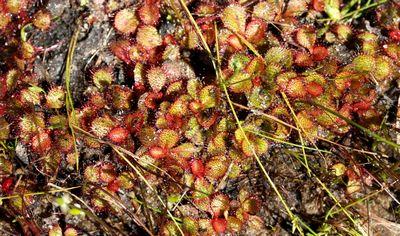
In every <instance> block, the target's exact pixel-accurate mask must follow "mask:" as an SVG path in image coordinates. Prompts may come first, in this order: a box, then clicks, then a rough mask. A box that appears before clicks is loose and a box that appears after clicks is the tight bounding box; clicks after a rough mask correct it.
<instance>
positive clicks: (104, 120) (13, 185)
mask: <svg viewBox="0 0 400 236" xmlns="http://www.w3.org/2000/svg"><path fill="white" fill-rule="evenodd" d="M182 3H183V4H182ZM184 4H186V8H185V5H184ZM347 4H348V3H347V2H346V1H344V2H343V3H340V2H339V1H331V2H323V1H319V0H316V1H312V3H311V4H310V3H309V2H307V1H303V0H295V1H294V0H293V1H292V0H291V1H286V2H285V1H276V2H271V1H258V2H255V3H247V2H246V3H244V2H236V3H233V2H229V1H216V2H210V1H193V0H192V1H180V0H174V1H159V0H146V1H142V2H139V3H138V4H134V5H131V4H129V3H122V2H121V1H107V2H104V1H94V2H88V3H85V2H84V1H82V2H81V6H80V11H82V10H83V11H85V13H87V14H83V15H82V14H79V15H80V16H81V17H80V18H79V20H77V21H76V24H77V25H78V26H79V27H78V28H79V30H77V31H79V33H77V34H76V36H77V41H76V45H75V43H74V40H72V42H71V44H70V45H71V46H69V47H70V48H69V50H68V51H69V54H68V55H67V57H66V58H67V59H68V60H67V61H68V63H66V65H67V64H71V63H72V65H70V66H66V67H68V68H65V73H61V74H63V76H60V77H59V78H58V77H57V76H55V77H56V78H53V77H49V76H48V74H47V72H43V71H42V69H41V66H40V65H45V66H44V67H46V65H52V66H53V65H54V63H53V61H51V60H52V58H53V53H52V50H61V51H62V50H65V49H66V48H67V47H66V46H65V45H67V44H65V41H63V42H60V43H59V44H56V45H53V46H49V45H47V41H45V42H42V41H40V40H38V39H37V34H39V33H40V35H43V34H45V35H46V36H49V35H50V36H52V34H55V35H58V34H59V29H60V28H62V27H52V26H53V25H54V26H55V25H56V24H63V22H64V20H67V21H68V20H69V19H67V18H68V15H71V16H73V15H75V14H67V15H64V14H63V15H62V16H61V17H60V16H58V15H55V16H52V15H51V14H50V12H52V13H53V12H54V9H53V8H52V7H51V4H47V3H40V4H35V2H34V1H15V0H5V1H3V2H1V3H0V34H2V36H4V37H1V40H0V41H1V42H2V43H3V42H4V43H3V44H4V45H3V44H2V46H1V47H0V54H1V55H2V57H3V58H4V59H6V60H4V63H0V67H1V68H0V98H1V101H0V127H1V128H0V149H1V150H0V151H1V152H0V165H2V166H3V167H1V166H0V183H1V193H3V195H4V193H5V194H7V195H11V196H12V195H15V196H18V197H17V198H11V199H10V200H5V201H3V203H2V204H3V205H4V206H5V207H4V209H5V212H6V214H7V215H9V216H10V218H12V219H17V220H16V222H18V223H19V224H20V225H21V227H19V228H20V229H22V230H26V229H29V230H32V231H35V227H36V225H37V227H39V228H43V229H41V230H39V231H41V232H48V231H49V233H51V234H55V235H60V234H62V233H64V234H65V235H77V234H78V232H79V233H80V232H86V231H88V232H89V231H90V232H94V233H95V234H102V233H104V231H107V232H106V233H110V234H113V233H115V232H119V231H123V232H121V234H124V233H125V230H131V227H132V225H133V223H132V222H133V221H131V220H130V219H128V218H129V217H126V216H127V215H129V216H133V215H132V213H134V215H135V217H132V219H135V220H134V221H135V222H136V221H137V219H136V215H137V216H139V218H138V219H140V221H137V222H136V223H138V222H140V224H141V226H142V227H143V228H146V230H149V231H150V232H151V233H152V234H161V235H179V234H180V233H181V231H182V232H183V233H184V234H185V235H186V234H188V235H198V234H204V235H216V234H238V235H254V234H256V233H254V232H257V233H259V234H265V235H269V234H273V233H277V232H279V233H281V232H285V231H290V230H292V229H291V228H289V227H287V225H293V226H294V228H295V229H296V230H300V229H299V227H297V225H296V224H295V223H296V222H298V221H296V220H297V217H300V216H307V217H302V219H301V222H302V224H301V225H304V229H301V230H302V231H304V234H306V233H310V232H306V231H307V230H308V229H312V230H313V231H311V232H314V231H315V232H316V233H325V234H346V233H348V232H353V231H354V230H357V229H361V227H359V226H353V225H351V223H349V222H350V221H346V220H341V221H340V222H339V223H338V224H333V223H332V222H331V221H330V220H329V219H328V220H327V221H323V222H322V221H319V219H318V220H315V219H316V218H314V217H315V215H314V213H312V212H311V214H310V209H311V210H312V209H317V211H318V212H321V214H322V213H326V212H328V211H329V210H330V209H333V207H334V202H335V201H336V200H332V201H331V200H327V201H325V202H324V203H323V204H322V203H321V201H320V200H319V199H328V198H330V196H331V195H330V194H329V193H326V192H325V191H333V190H334V193H335V196H336V198H337V200H338V202H351V201H352V200H354V199H352V198H353V197H364V194H366V195H365V196H369V197H371V195H368V194H370V193H372V192H370V191H372V190H374V189H375V185H372V184H371V183H372V182H371V181H372V177H371V176H370V175H374V174H375V173H379V174H376V176H374V178H373V179H374V180H375V181H376V182H377V183H380V182H379V181H381V182H382V184H384V185H385V184H386V183H385V179H394V178H395V176H389V177H387V176H386V175H388V174H387V173H385V174H381V173H382V170H381V169H380V167H379V166H381V163H379V161H381V158H379V159H376V158H372V159H371V158H366V156H367V155H371V153H373V156H374V157H376V156H382V157H385V156H384V155H388V153H387V151H386V150H387V149H388V148H387V147H383V146H382V145H384V143H385V142H386V143H388V142H387V140H386V139H387V137H390V136H392V133H391V132H392V131H389V129H388V128H387V127H391V126H393V123H392V120H393V118H392V117H391V116H392V115H391V114H392V113H391V112H388V109H389V108H388V107H389V106H391V105H390V104H387V103H386V102H383V100H385V101H386V99H387V98H390V99H389V100H393V101H395V100H396V97H394V95H393V92H392V91H393V89H392V88H393V84H394V83H393V81H394V80H395V79H397V78H398V76H399V74H398V66H399V63H398V62H397V61H398V60H397V59H398V58H399V55H400V54H399V52H400V50H399V48H400V47H399V45H398V42H399V37H398V35H399V33H398V32H399V30H398V26H397V25H396V23H395V22H397V21H396V19H398V14H397V13H396V11H397V9H395V7H391V8H393V9H391V8H388V7H387V6H386V5H385V4H384V5H383V6H382V7H380V8H379V9H380V10H379V11H378V12H377V14H375V16H376V17H375V16H374V19H376V21H373V22H369V23H368V22H366V21H365V19H366V18H365V17H364V16H363V15H364V11H365V10H364V8H363V7H362V6H360V8H359V7H357V10H356V12H354V11H353V10H354V8H355V6H350V5H347ZM389 5H390V6H394V5H393V3H390V4H389ZM75 8H76V6H72V7H71V9H69V11H74V9H75ZM365 9H371V8H370V7H367V8H365ZM385 10H387V11H385ZM188 11H189V12H188ZM345 12H346V13H345ZM70 13H71V12H70ZM355 13H357V14H355ZM370 13H372V14H374V13H373V11H371V10H370V11H369V12H368V14H370ZM59 17H60V18H59ZM192 17H193V19H192ZM324 17H327V18H325V19H322V18H324ZM353 17H354V19H355V18H357V22H358V23H357V24H354V22H355V21H354V19H353ZM59 19H62V20H61V21H60V20H59ZM52 20H54V22H52ZM68 22H73V21H72V20H71V21H68ZM74 22H75V21H74ZM81 22H84V23H83V24H84V26H81V25H80V24H82V23H81ZM194 22H195V23H196V24H194ZM105 24H107V25H113V27H111V28H110V27H108V28H109V31H107V32H108V33H107V37H103V38H102V39H104V40H105V42H104V45H103V43H102V44H101V45H102V46H101V47H98V48H96V50H94V51H95V52H94V51H90V50H88V52H87V53H89V52H90V53H89V54H92V53H94V54H93V55H90V60H88V61H87V62H88V63H87V64H86V65H85V69H82V68H80V64H79V63H78V61H85V60H78V59H77V58H79V55H80V52H81V48H80V45H81V43H83V42H85V40H87V39H90V40H91V39H92V37H93V36H92V34H91V33H90V32H98V31H92V30H93V29H98V28H97V27H100V28H101V29H106V28H103V26H104V25H105ZM364 25H365V27H364ZM87 29H89V30H88V31H86V30H87ZM86 32H88V34H87V35H88V36H87V37H86V36H84V34H86ZM200 34H202V35H200ZM74 35H75V34H74ZM200 36H203V37H200ZM67 41H68V40H67ZM106 44H107V45H106ZM60 45H61V46H60ZM74 45H75V46H74ZM99 45H100V44H99ZM85 50H86V49H85ZM72 52H75V54H74V53H72ZM110 52H111V53H110ZM71 53H72V54H74V55H72V54H71ZM210 54H211V55H210ZM71 58H75V59H73V60H72V61H70V59H71ZM210 58H212V60H211V59H210ZM79 59H81V58H79ZM85 62H86V61H85ZM83 64H85V63H83ZM86 68H89V70H86ZM81 69H82V71H89V72H90V73H87V74H80V71H81ZM68 70H73V73H71V78H70V79H71V82H72V83H69V84H68V83H66V84H64V81H65V80H66V78H65V77H64V76H68V74H70V73H66V72H71V71H68ZM214 70H215V71H214ZM44 71H46V70H44ZM215 72H216V73H215ZM77 75H78V76H77ZM76 76H77V77H76ZM81 76H82V77H81ZM83 77H85V78H84V79H82V80H80V79H81V78H83ZM86 77H87V78H86ZM81 82H82V83H81ZM76 86H78V87H76ZM67 91H68V95H67ZM389 100H387V101H389ZM393 107H394V106H392V107H391V108H390V109H392V110H393ZM386 113H387V114H388V118H387V119H386V118H385V117H384V115H383V114H386ZM349 122H350V123H351V122H356V123H357V124H358V125H361V126H362V127H359V126H357V124H355V123H352V125H349ZM357 129H360V130H361V131H360V132H359V131H357ZM369 132H373V133H369ZM365 133H366V134H369V135H364V134H365ZM378 134H379V137H380V138H378V140H379V142H378V143H376V144H375V143H373V141H374V139H376V137H377V136H376V135H378ZM367 143H368V144H367ZM370 143H371V144H372V143H373V144H372V145H370ZM389 143H390V142H389ZM390 144H391V145H393V144H392V143H390ZM346 146H351V147H346ZM339 147H340V148H339ZM349 150H351V153H349V152H350V151H349ZM382 150H383V151H382ZM360 153H362V155H361V154H360ZM3 154H4V155H3ZM347 154H348V155H347ZM316 157H318V161H316V160H315V159H316ZM350 159H351V161H350ZM385 160H387V162H388V163H389V164H393V163H392V162H391V160H392V159H391V158H390V155H389V158H387V159H385ZM374 161H377V162H376V163H375V162H374ZM323 162H324V163H323ZM350 162H351V164H349V163H350ZM360 162H361V163H367V164H363V165H362V167H360V166H361V165H359V163H360ZM334 163H337V164H334ZM258 167H260V168H261V167H264V168H265V169H266V170H263V169H261V171H260V172H259V171H258V169H257V168H258ZM303 167H304V168H303ZM327 167H328V168H329V171H330V170H331V169H333V170H334V173H328V172H327V171H326V168H327ZM364 168H365V169H364ZM305 170H307V174H306V172H303V171H305ZM370 173H372V174H370ZM260 175H262V176H261V177H260ZM264 175H267V177H269V178H267V180H269V179H270V181H271V182H270V181H267V182H268V183H266V182H265V181H264ZM389 175H390V173H389ZM288 176H289V177H288ZM293 176H296V177H293ZM315 176H317V177H318V178H319V180H320V181H321V182H322V183H323V184H324V185H322V186H324V187H323V188H322V189H321V182H319V181H315V178H316V177H315ZM289 178H290V180H289ZM297 178H301V181H298V180H297ZM28 180H29V181H28ZM31 180H32V181H31ZM36 180H37V181H36ZM325 181H330V182H329V184H327V183H325ZM38 182H39V183H41V184H40V185H39V184H37V183H38ZM42 183H44V184H42ZM274 183H275V184H276V186H277V188H276V190H274V188H273V185H274ZM55 185H57V186H58V187H59V188H55V189H51V188H52V187H53V186H55ZM71 186H75V187H76V188H80V189H79V190H78V189H74V190H72V191H73V193H74V194H75V195H76V196H77V197H78V198H77V199H81V200H82V201H83V202H81V203H82V204H83V205H85V207H87V208H88V209H87V212H91V214H90V217H93V218H91V220H93V219H95V220H96V222H98V223H99V224H98V225H96V226H94V227H93V228H90V229H87V228H85V227H86V226H85V227H83V229H82V231H81V229H80V226H82V225H86V224H85V223H84V220H85V217H86V216H89V214H88V215H86V216H85V214H82V213H83V211H82V210H81V209H80V206H77V205H75V204H74V206H73V204H72V202H71V201H68V204H67V203H66V202H64V204H60V210H61V212H58V209H50V210H47V208H46V211H52V212H51V213H57V214H53V215H54V216H55V217H52V220H51V222H50V223H49V222H44V221H43V220H37V221H35V224H31V223H30V221H29V220H28V218H26V214H25V213H26V212H30V213H32V214H33V217H34V218H35V219H39V218H40V217H36V215H35V214H36V212H37V211H38V208H37V202H38V201H36V200H37V199H38V198H37V197H36V196H35V194H36V192H38V193H40V194H41V195H47V194H53V192H54V191H63V192H66V191H70V190H68V188H70V187H71ZM303 186H307V187H303ZM327 188H328V189H327ZM390 188H391V185H388V191H390V190H391V189H390ZM308 189H313V190H315V191H313V194H314V192H315V196H314V195H312V196H311V195H309V194H308V193H304V191H305V190H308ZM293 192H295V193H296V196H297V194H300V195H301V203H299V204H298V203H294V204H292V203H293V202H292V201H291V200H289V199H292V198H291V196H292V194H293ZM25 193H29V194H33V195H32V196H30V195H29V196H22V195H23V194H25ZM277 193H279V194H278V195H277ZM336 193H337V194H336ZM310 198H312V199H313V202H312V203H309V202H307V201H308V200H309V199H310ZM371 201H373V198H371ZM34 203H35V204H34ZM43 203H44V204H45V201H44V202H43ZM285 203H287V204H288V205H289V207H288V208H286V207H284V208H282V207H281V206H282V205H285ZM314 203H315V204H314ZM61 205H62V206H64V207H61ZM314 205H315V206H314ZM66 206H67V207H66ZM276 206H279V207H276ZM355 207H356V206H353V207H352V208H346V209H345V210H346V211H347V212H346V213H349V215H350V216H352V214H353V212H352V211H353V210H354V211H356V209H355ZM61 208H65V209H64V210H63V209H61ZM282 209H283V210H284V211H283V210H282ZM288 209H289V210H288ZM39 210H40V209H39ZM53 211H54V212H53ZM56 211H57V212H56ZM339 212H340V213H332V212H331V213H332V214H342V213H344V210H343V211H339ZM47 213H49V212H46V214H43V215H47ZM357 213H358V215H357V218H362V211H357ZM62 214H65V215H66V217H65V223H64V220H60V219H61V218H62V217H63V216H62ZM125 214H126V215H125ZM297 214H298V215H297ZM318 214H319V213H318ZM83 216H85V217H83ZM70 217H71V218H73V219H74V222H75V223H76V222H77V224H73V225H69V224H70V223H71V221H69V220H70ZM338 218H340V219H342V218H343V217H338ZM362 220H363V219H362ZM81 221H82V222H81ZM103 221H104V222H103ZM115 221H118V222H120V225H118V227H115V225H113V224H112V223H111V224H110V223H109V222H115ZM276 222H279V224H277V223H276ZM315 222H318V223H315ZM320 222H321V223H320ZM309 223H311V224H310V225H311V226H306V225H308V224H309ZM356 223H357V222H356ZM12 225H14V224H12ZM265 225H269V226H271V227H270V228H273V229H274V230H275V232H271V231H269V230H268V229H267V228H266V227H265ZM37 227H36V228H37ZM89 227H90V226H89ZM96 227H97V228H96ZM296 227H297V228H296ZM353 229H354V230H353ZM109 230H110V231H109ZM39 231H38V232H39ZM114 231H115V232H114ZM322 231H323V232H322ZM35 232H36V231H35ZM299 232H300V231H299ZM345 232H346V233H345ZM24 233H26V232H24ZM295 233H297V231H296V232H295ZM26 234H28V233H26ZM116 234H117V233H116Z"/></svg>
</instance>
